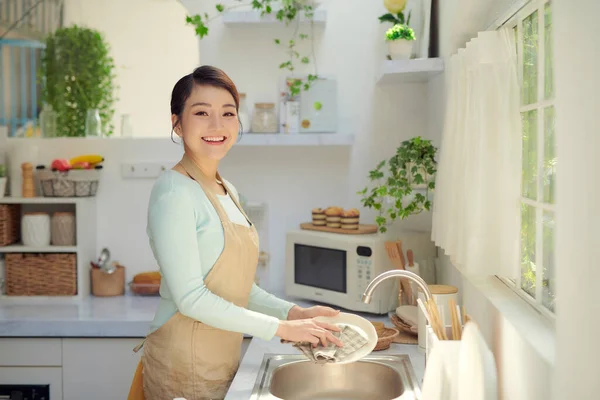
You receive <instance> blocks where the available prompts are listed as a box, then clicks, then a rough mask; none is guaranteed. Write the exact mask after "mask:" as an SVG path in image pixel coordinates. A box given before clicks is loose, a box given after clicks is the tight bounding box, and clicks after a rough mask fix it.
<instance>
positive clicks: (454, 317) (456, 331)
mask: <svg viewBox="0 0 600 400" xmlns="http://www.w3.org/2000/svg"><path fill="white" fill-rule="evenodd" d="M448 308H449V309H450V319H451V321H452V339H454V340H460V338H461V336H462V327H461V324H460V320H459V318H458V312H457V311H456V308H457V306H456V302H455V301H454V299H450V300H448Z"/></svg>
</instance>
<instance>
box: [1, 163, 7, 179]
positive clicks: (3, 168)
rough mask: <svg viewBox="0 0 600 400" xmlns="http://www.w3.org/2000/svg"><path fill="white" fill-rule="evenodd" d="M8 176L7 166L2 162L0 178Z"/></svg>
mask: <svg viewBox="0 0 600 400" xmlns="http://www.w3.org/2000/svg"><path fill="white" fill-rule="evenodd" d="M5 177H6V167H5V166H4V165H2V164H0V178H5Z"/></svg>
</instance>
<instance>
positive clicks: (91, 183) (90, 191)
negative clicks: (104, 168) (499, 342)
mask: <svg viewBox="0 0 600 400" xmlns="http://www.w3.org/2000/svg"><path fill="white" fill-rule="evenodd" d="M37 176H38V179H39V181H40V186H41V188H42V194H43V195H44V196H45V197H93V196H95V195H96V192H97V191H98V184H99V183H100V170H96V169H73V170H70V171H67V172H60V171H49V170H41V171H39V172H38V173H37Z"/></svg>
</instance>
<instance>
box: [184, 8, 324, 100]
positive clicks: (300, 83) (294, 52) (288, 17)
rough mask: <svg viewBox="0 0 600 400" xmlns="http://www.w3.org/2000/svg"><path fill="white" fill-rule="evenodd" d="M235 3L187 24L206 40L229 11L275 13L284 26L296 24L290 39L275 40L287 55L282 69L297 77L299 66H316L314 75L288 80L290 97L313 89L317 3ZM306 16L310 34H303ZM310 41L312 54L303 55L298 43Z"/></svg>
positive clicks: (201, 15)
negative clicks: (213, 24)
mask: <svg viewBox="0 0 600 400" xmlns="http://www.w3.org/2000/svg"><path fill="white" fill-rule="evenodd" d="M234 3H235V4H231V5H225V4H222V3H219V4H217V5H216V6H215V11H216V12H215V14H213V15H209V14H208V13H199V14H196V15H192V16H187V17H186V23H187V24H190V25H192V26H194V28H195V31H196V35H198V36H199V37H200V39H202V38H204V37H206V36H207V35H208V33H209V23H210V22H211V21H213V20H214V19H216V18H218V17H220V16H221V15H222V14H223V13H225V12H227V11H231V10H233V9H236V8H239V7H244V6H251V7H252V9H253V10H256V11H258V12H260V15H261V16H264V15H268V14H274V15H275V18H277V20H279V21H280V22H281V23H283V24H285V25H286V26H289V25H293V27H294V31H293V34H292V37H291V38H290V39H288V40H282V39H280V38H275V39H274V43H275V44H276V45H277V46H280V47H282V48H283V49H284V52H285V53H286V54H287V57H286V60H284V61H281V62H280V63H279V69H281V70H284V71H288V72H289V73H290V74H291V75H292V76H293V74H294V72H295V71H296V69H297V68H298V65H308V64H312V67H313V73H310V74H308V76H307V77H306V78H299V77H293V78H291V79H289V80H288V83H287V85H286V90H287V94H288V98H294V97H297V96H298V95H300V93H301V91H302V90H305V91H307V90H309V89H310V88H311V86H312V84H313V83H314V82H315V81H316V80H317V79H318V74H317V64H316V56H315V51H314V11H315V7H316V2H315V1H314V0H247V1H243V0H235V1H234ZM302 17H304V18H306V19H308V20H309V21H310V27H311V34H310V35H309V34H307V33H304V32H301V31H300V18H302ZM306 40H310V41H311V50H310V54H300V52H299V51H298V49H297V47H298V43H299V42H301V41H306Z"/></svg>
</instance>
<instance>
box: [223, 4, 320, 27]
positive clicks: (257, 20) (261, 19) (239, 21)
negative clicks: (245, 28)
mask: <svg viewBox="0 0 600 400" xmlns="http://www.w3.org/2000/svg"><path fill="white" fill-rule="evenodd" d="M276 15H277V10H273V11H272V12H271V13H270V14H265V15H262V16H261V15H260V11H257V10H234V11H227V12H224V13H223V15H222V19H223V22H224V23H225V24H227V25H235V26H240V25H257V24H263V25H273V24H283V22H282V21H279V20H278V19H277V17H276ZM313 21H314V23H315V25H325V23H326V21H327V11H326V10H323V9H319V8H317V9H316V10H315V11H314V16H313ZM300 23H310V19H308V18H305V17H304V15H303V16H302V17H301V18H300Z"/></svg>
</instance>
